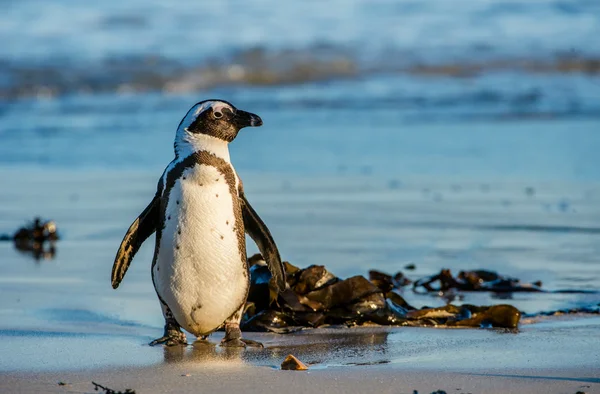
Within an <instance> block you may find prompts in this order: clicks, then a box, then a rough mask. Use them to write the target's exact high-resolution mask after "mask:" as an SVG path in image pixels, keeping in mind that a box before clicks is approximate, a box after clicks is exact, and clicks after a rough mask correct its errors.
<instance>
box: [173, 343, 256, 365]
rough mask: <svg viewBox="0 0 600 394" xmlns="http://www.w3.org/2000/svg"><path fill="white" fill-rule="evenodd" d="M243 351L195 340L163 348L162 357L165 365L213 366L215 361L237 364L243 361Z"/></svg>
mask: <svg viewBox="0 0 600 394" xmlns="http://www.w3.org/2000/svg"><path fill="white" fill-rule="evenodd" d="M244 350H245V349H243V348H229V347H220V346H218V345H217V344H215V343H211V342H209V341H203V340H197V341H195V342H193V343H192V344H189V345H187V346H165V347H164V348H163V351H164V354H163V355H164V362H165V363H167V364H187V363H194V364H214V363H215V362H217V361H220V362H226V363H231V364H238V363H240V362H242V361H243V359H242V355H243V353H244Z"/></svg>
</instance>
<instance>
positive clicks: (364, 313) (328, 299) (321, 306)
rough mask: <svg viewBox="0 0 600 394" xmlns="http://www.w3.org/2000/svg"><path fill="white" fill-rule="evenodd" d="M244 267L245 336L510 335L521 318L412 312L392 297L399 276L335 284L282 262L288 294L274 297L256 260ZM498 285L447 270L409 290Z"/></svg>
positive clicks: (469, 311) (479, 312) (486, 311)
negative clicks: (435, 330)
mask: <svg viewBox="0 0 600 394" xmlns="http://www.w3.org/2000/svg"><path fill="white" fill-rule="evenodd" d="M250 263H251V265H252V266H251V268H250V274H251V287H250V296H249V299H248V301H249V303H248V304H247V307H246V311H245V314H244V319H243V321H242V329H244V330H246V331H272V332H277V333H289V332H294V331H298V330H301V329H303V328H313V327H319V326H323V325H346V326H353V325H363V324H378V325H386V326H389V325H393V326H394V325H395V326H447V327H481V328H510V329H514V328H517V326H518V323H519V320H520V317H521V312H520V311H519V310H517V309H516V308H514V307H513V306H511V305H494V306H475V305H463V306H455V305H452V304H449V305H446V306H444V307H440V308H423V309H419V310H417V309H416V308H414V307H413V306H412V305H410V304H409V303H408V302H406V300H405V299H404V298H403V297H402V296H401V295H400V294H399V293H398V292H397V291H396V290H398V291H400V289H401V288H402V287H403V286H405V284H406V283H410V281H409V280H408V279H407V278H404V275H403V274H402V273H397V274H396V275H395V276H391V275H388V274H386V273H383V272H380V271H375V270H371V271H369V279H370V280H368V279H366V278H364V277H363V276H353V277H351V278H348V279H340V278H338V277H336V276H335V275H333V274H332V273H331V272H329V271H328V270H327V269H326V268H325V267H324V266H319V265H311V266H309V267H307V268H305V269H300V268H298V267H295V266H293V265H292V264H290V263H289V262H285V263H284V264H285V265H286V269H287V271H286V279H287V284H288V288H287V289H286V290H284V291H283V292H282V293H280V294H276V293H274V291H273V288H272V286H271V284H270V280H271V276H270V273H269V271H268V269H267V268H266V266H264V265H263V263H262V262H261V259H260V258H259V257H254V256H253V258H252V259H251V262H250ZM402 278H404V280H400V279H402ZM504 280H507V279H506V278H504V277H501V276H500V275H498V274H496V273H494V272H491V271H464V272H461V273H460V274H459V277H457V278H454V277H453V276H452V274H451V273H450V270H443V271H442V272H441V273H440V274H439V275H436V276H435V277H428V278H424V279H422V280H420V281H417V282H415V287H420V288H423V289H426V290H428V291H440V289H442V291H447V290H450V289H456V288H459V289H476V288H482V287H485V286H483V285H484V284H486V283H499V281H504ZM437 282H439V283H437ZM513 282H514V281H513ZM513 282H511V283H513Z"/></svg>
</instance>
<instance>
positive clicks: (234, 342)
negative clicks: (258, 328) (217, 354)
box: [221, 338, 264, 348]
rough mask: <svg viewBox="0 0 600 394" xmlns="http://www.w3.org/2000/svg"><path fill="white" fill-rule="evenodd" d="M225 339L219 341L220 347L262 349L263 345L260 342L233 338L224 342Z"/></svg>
mask: <svg viewBox="0 0 600 394" xmlns="http://www.w3.org/2000/svg"><path fill="white" fill-rule="evenodd" d="M226 339H227V338H223V340H222V341H221V346H222V347H244V348H245V347H248V346H249V347H258V348H264V345H263V344H262V343H260V342H257V341H253V340H251V339H242V338H233V339H229V340H226Z"/></svg>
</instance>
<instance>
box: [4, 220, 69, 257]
mask: <svg viewBox="0 0 600 394" xmlns="http://www.w3.org/2000/svg"><path fill="white" fill-rule="evenodd" d="M58 239H59V236H58V231H57V228H56V224H55V223H54V221H52V220H48V221H43V220H42V219H41V218H39V217H36V218H34V220H33V222H31V223H30V224H29V225H27V226H23V227H21V228H19V229H18V230H17V231H16V232H15V233H14V234H13V235H12V236H10V235H7V234H5V235H2V236H0V240H2V241H10V240H12V241H13V243H14V246H15V248H16V249H17V250H19V251H21V252H24V253H27V254H31V255H32V256H33V257H34V259H36V260H40V259H42V258H43V259H52V258H54V256H55V255H56V246H55V242H56V241H57V240H58Z"/></svg>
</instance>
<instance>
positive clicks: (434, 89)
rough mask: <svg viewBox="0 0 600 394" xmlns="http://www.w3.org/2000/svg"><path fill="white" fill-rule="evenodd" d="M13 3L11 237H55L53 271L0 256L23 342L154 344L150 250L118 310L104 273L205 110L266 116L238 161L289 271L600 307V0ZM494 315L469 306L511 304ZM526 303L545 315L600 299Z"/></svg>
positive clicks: (6, 217) (5, 131)
mask: <svg viewBox="0 0 600 394" xmlns="http://www.w3.org/2000/svg"><path fill="white" fill-rule="evenodd" d="M0 5H1V6H2V9H3V12H2V16H1V17H0V42H1V43H2V44H1V45H0V177H1V180H2V187H1V188H0V232H2V233H10V232H11V231H13V230H14V229H16V228H18V227H19V226H21V225H23V224H24V223H25V221H26V220H30V219H32V218H33V217H34V216H35V215H40V216H42V217H44V218H46V219H53V220H55V221H56V224H57V226H58V230H59V233H60V234H61V237H62V239H61V241H59V243H58V246H57V250H56V255H54V256H53V257H52V258H50V257H49V258H48V260H46V261H44V260H43V258H42V259H40V260H38V261H37V263H35V262H34V261H35V260H34V259H32V258H31V256H30V255H28V254H23V253H21V252H19V251H17V250H15V249H13V247H12V245H11V244H10V243H7V242H4V243H2V244H0V269H1V270H2V277H1V278H0V283H2V286H1V287H0V289H1V290H0V296H2V299H4V300H6V299H9V300H13V301H15V302H17V300H18V302H19V303H21V304H20V305H21V306H20V307H19V308H17V309H19V310H21V312H15V310H13V309H10V308H8V307H7V308H8V309H4V311H3V312H2V313H6V314H10V315H11V316H14V314H15V313H17V315H18V316H19V317H18V319H17V320H18V321H20V322H21V323H20V324H25V323H23V322H27V321H29V322H31V324H32V325H35V324H39V319H46V323H45V324H46V325H47V324H48V321H51V322H55V323H56V324H59V323H60V322H65V321H70V320H69V319H71V320H78V319H79V320H81V319H83V320H86V319H88V320H87V321H89V319H91V321H95V320H94V319H97V320H98V321H99V322H105V321H106V319H104V318H103V317H97V316H125V317H126V318H127V319H129V320H133V321H137V322H144V323H146V324H150V325H152V326H153V327H156V328H157V329H159V330H160V328H161V327H162V321H161V319H162V317H161V315H160V312H159V308H158V303H156V300H155V296H154V294H153V290H152V285H151V282H150V270H149V266H150V261H151V258H152V247H153V245H152V242H148V243H147V244H146V245H145V246H144V248H142V250H141V251H140V253H139V254H138V256H137V257H136V260H135V261H134V263H133V265H132V267H131V269H130V271H129V273H128V276H127V277H126V278H125V281H124V282H123V285H122V286H121V288H120V289H119V291H118V292H114V291H112V290H111V289H110V283H109V274H110V269H111V266H112V260H113V256H114V253H115V252H116V249H117V247H118V245H119V243H120V241H121V238H122V236H123V234H124V232H125V230H126V229H127V227H128V226H129V224H130V223H131V221H132V220H133V219H134V218H135V217H136V216H137V215H138V214H139V212H141V210H142V209H143V208H144V207H145V206H146V204H147V203H148V201H149V200H150V199H151V197H152V196H153V194H154V191H155V187H156V182H157V180H158V178H159V176H160V174H161V173H162V171H163V169H164V168H165V166H166V165H167V164H168V162H169V161H170V160H171V159H172V157H173V148H172V141H173V137H174V133H175V129H176V127H177V125H178V123H179V121H180V120H181V118H182V117H183V116H184V115H185V113H186V112H187V110H188V109H189V108H190V107H191V106H192V105H193V104H194V103H196V102H197V101H200V100H203V99H207V98H222V99H225V100H228V101H231V102H232V103H233V104H234V105H236V106H237V107H238V108H241V109H244V110H248V111H251V112H255V113H257V114H259V115H260V116H261V117H262V118H263V120H264V126H263V127H262V128H259V129H252V130H245V131H243V132H242V133H241V134H240V136H239V137H238V138H237V140H236V141H235V142H234V143H233V144H232V146H231V152H232V160H233V163H234V165H235V166H236V168H237V170H238V173H239V174H240V176H241V177H242V179H244V182H245V186H246V190H247V194H248V196H249V199H250V200H251V201H252V202H253V204H254V205H255V208H256V209H257V211H258V212H259V213H260V214H261V216H263V218H264V220H265V221H266V222H267V224H268V225H269V227H270V228H271V231H272V233H273V234H274V236H275V239H276V241H277V242H278V245H279V247H280V249H281V252H282V256H283V258H284V259H286V260H289V261H291V262H292V263H293V264H295V265H298V266H300V267H303V266H307V265H309V264H324V265H326V266H327V267H328V268H329V269H330V270H331V271H332V272H334V273H335V274H337V275H338V276H341V277H345V276H349V275H355V274H366V272H367V270H368V269H371V268H376V269H380V270H383V271H387V272H395V271H397V270H399V269H402V267H403V266H404V265H405V264H407V263H414V264H415V265H416V267H417V269H416V271H415V272H414V274H413V275H414V276H415V277H419V276H423V275H429V274H433V273H436V272H439V270H440V269H441V268H451V269H452V270H455V271H458V270H461V269H476V268H486V269H491V270H496V271H498V272H500V273H502V274H506V275H511V276H516V277H519V278H521V279H523V280H524V281H534V280H542V281H543V286H544V288H547V289H551V290H552V289H580V290H600V285H599V283H600V282H599V279H600V273H599V269H598V268H599V266H598V263H599V261H600V257H599V256H600V225H599V220H600V186H599V185H600V154H599V152H600V38H599V37H600V2H598V1H597V0H522V1H507V0H455V1H451V2H450V1H446V0H395V1H367V0H355V1H350V0H344V1H302V2H292V3H287V4H284V3H281V2H277V1H273V0H268V1H267V0H265V1H256V2H252V3H249V2H242V1H210V2H209V1H193V2H191V1H190V2H177V3H175V2H167V1H156V0H144V1H140V0H128V1H123V0H121V1H116V0H105V1H102V2H89V1H76V0H52V1H46V0H44V1H41V0H39V1H36V0H21V1H12V0H2V1H0ZM253 248H254V247H253V246H252V247H250V250H249V252H250V253H252V252H253V251H254V250H255V248H254V249H253ZM32 284H35V286H31V285H32ZM25 288H27V294H29V295H30V297H28V298H26V297H24V296H23V294H24V289H25ZM477 297H480V298H477ZM481 297H483V298H481ZM486 297H493V296H490V295H481V294H480V295H467V296H465V299H464V302H471V303H478V304H482V303H497V302H500V301H497V300H490V299H488V298H486ZM27 299H28V300H29V301H27ZM40 300H43V302H41V303H40ZM413 302H414V303H415V304H416V305H417V306H420V305H425V304H427V305H437V304H443V303H444V302H445V301H444V300H441V299H436V298H434V297H429V296H427V297H426V298H424V299H423V300H422V301H413ZM457 302H461V301H460V300H458V301H457ZM510 302H511V303H513V304H515V305H516V306H518V307H519V308H521V309H522V310H525V311H526V312H530V313H535V312H539V311H543V310H553V309H557V308H565V307H573V306H581V305H589V304H594V303H596V304H597V302H598V295H597V294H541V295H540V294H520V295H514V298H513V300H512V301H510ZM58 304H60V305H62V306H61V308H66V309H64V310H67V311H73V310H86V311H90V310H92V311H94V314H92V315H89V314H84V315H81V314H73V313H71V312H67V313H64V310H63V309H60V310H59V312H56V309H55V307H54V306H55V305H58ZM11 305H12V304H11ZM44 305H45V306H44ZM53 305H54V306H53ZM44 308H45V309H44ZM40 310H44V311H46V312H44V313H45V314H44V313H41V312H39V311H40ZM32 311H37V312H35V317H33V315H34V313H33V312H32ZM48 311H50V312H48ZM61 311H63V312H61ZM0 314H1V313H0ZM40 316H42V317H40ZM90 316H91V317H90ZM28 319H30V320H28ZM36 319H38V320H36ZM65 319H66V320H65Z"/></svg>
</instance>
